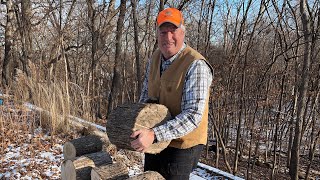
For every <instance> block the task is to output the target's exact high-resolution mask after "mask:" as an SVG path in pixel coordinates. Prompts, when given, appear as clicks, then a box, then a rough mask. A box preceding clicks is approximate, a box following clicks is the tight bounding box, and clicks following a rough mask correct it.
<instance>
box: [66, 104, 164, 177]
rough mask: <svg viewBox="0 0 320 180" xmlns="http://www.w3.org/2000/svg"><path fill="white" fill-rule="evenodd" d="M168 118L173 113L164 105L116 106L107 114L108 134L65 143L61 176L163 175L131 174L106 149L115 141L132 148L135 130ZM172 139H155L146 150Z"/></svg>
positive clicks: (156, 149)
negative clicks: (162, 140)
mask: <svg viewBox="0 0 320 180" xmlns="http://www.w3.org/2000/svg"><path fill="white" fill-rule="evenodd" d="M169 118H170V113H169V112H168V110H167V108H166V107H165V106H162V105H157V104H141V103H138V104H137V103H136V104H128V105H123V106H119V107H117V108H116V109H115V110H114V111H113V112H112V113H111V114H110V115H109V116H108V120H107V126H106V130H107V134H105V133H104V134H101V133H93V134H94V135H87V136H83V137H80V138H78V139H73V140H71V141H69V142H66V143H65V144H64V147H63V156H64V161H63V162H62V165H61V179H63V180H74V179H81V180H85V179H93V180H105V179H129V180H139V179H153V180H160V179H164V178H163V177H162V176H161V175H160V174H159V173H157V172H153V171H148V172H144V173H143V174H140V175H137V176H134V177H129V175H128V173H129V172H128V168H127V167H126V166H125V165H124V164H122V163H113V160H112V158H111V155H110V154H109V153H108V152H107V151H106V149H108V148H109V147H110V146H114V145H115V146H116V147H117V148H119V149H127V150H133V149H132V148H131V146H130V142H131V141H132V139H131V138H130V135H131V134H132V132H134V131H136V130H138V129H140V128H152V127H154V126H155V125H158V124H161V123H163V122H164V121H166V120H168V119H169ZM107 135H108V136H107ZM169 143H170V142H162V143H155V144H153V145H152V146H151V147H150V148H149V149H148V150H147V152H148V153H159V152H160V151H161V150H163V149H164V148H166V147H167V146H168V145H169Z"/></svg>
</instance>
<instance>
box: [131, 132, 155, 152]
mask: <svg viewBox="0 0 320 180" xmlns="http://www.w3.org/2000/svg"><path fill="white" fill-rule="evenodd" d="M130 137H131V138H136V139H135V140H134V141H131V147H132V148H133V149H135V150H136V151H139V152H145V151H146V149H147V148H148V147H149V146H150V145H151V144H152V143H153V141H154V139H155V134H154V131H153V130H152V129H140V130H137V131H135V132H133V133H132V134H131V136H130Z"/></svg>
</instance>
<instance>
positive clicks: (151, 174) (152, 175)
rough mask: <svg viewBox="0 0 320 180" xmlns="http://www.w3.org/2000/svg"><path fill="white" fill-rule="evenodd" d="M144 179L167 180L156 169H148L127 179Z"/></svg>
mask: <svg viewBox="0 0 320 180" xmlns="http://www.w3.org/2000/svg"><path fill="white" fill-rule="evenodd" d="M143 179H148V180H165V178H164V177H163V176H162V175H161V174H160V173H158V172H156V171H146V172H143V173H142V174H139V175H137V176H133V177H131V178H129V179H127V180H143Z"/></svg>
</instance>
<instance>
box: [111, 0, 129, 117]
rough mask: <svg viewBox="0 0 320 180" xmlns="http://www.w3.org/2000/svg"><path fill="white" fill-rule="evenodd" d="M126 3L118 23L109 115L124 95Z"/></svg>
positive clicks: (123, 0) (123, 1)
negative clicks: (123, 42)
mask: <svg viewBox="0 0 320 180" xmlns="http://www.w3.org/2000/svg"><path fill="white" fill-rule="evenodd" d="M126 2H127V1H125V0H121V3H120V14H119V18H118V22H117V34H116V52H115V56H114V66H113V78H112V85H111V89H110V94H109V97H108V114H109V113H110V112H111V110H112V109H113V107H114V106H116V101H117V100H119V99H121V97H119V95H121V94H122V90H123V89H122V87H121V84H122V82H123V81H122V77H121V72H122V71H121V66H122V63H121V62H122V58H121V44H122V31H123V26H124V17H125V14H126Z"/></svg>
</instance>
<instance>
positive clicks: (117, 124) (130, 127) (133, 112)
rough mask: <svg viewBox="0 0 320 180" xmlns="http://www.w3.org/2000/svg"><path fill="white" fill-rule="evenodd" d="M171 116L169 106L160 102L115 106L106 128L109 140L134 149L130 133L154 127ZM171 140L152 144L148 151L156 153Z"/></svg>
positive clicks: (121, 146)
mask: <svg viewBox="0 0 320 180" xmlns="http://www.w3.org/2000/svg"><path fill="white" fill-rule="evenodd" d="M170 118H171V114H170V112H169V110H168V108H167V107H165V106H164V105H160V104H147V103H133V104H125V105H121V106H118V107H117V108H115V109H114V110H113V111H112V112H111V113H110V114H109V116H108V118H107V125H106V130H107V134H108V137H109V140H110V142H111V143H112V144H114V145H116V146H117V148H121V149H128V150H134V149H133V148H132V147H131V145H130V143H131V141H133V139H132V138H130V135H131V134H132V133H133V132H134V131H136V130H139V129H142V128H147V129H149V128H152V127H155V126H157V125H161V124H163V123H165V122H166V121H167V120H169V119H170ZM169 143H170V141H162V142H158V143H154V144H152V145H151V146H150V147H149V148H148V149H147V150H146V153H151V154H156V153H159V152H161V151H162V150H163V149H165V148H166V147H167V146H168V145H169Z"/></svg>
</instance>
